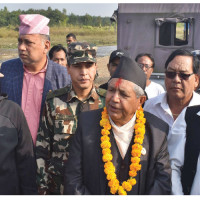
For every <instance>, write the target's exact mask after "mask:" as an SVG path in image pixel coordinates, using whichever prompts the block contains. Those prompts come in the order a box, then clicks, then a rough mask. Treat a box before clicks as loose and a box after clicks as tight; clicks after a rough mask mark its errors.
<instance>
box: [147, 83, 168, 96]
mask: <svg viewBox="0 0 200 200" xmlns="http://www.w3.org/2000/svg"><path fill="white" fill-rule="evenodd" d="M145 92H146V93H147V96H148V99H150V98H153V97H156V96H158V95H159V94H162V93H164V92H165V90H164V88H163V87H162V86H161V85H160V84H158V83H155V82H153V81H151V83H150V84H149V85H148V86H147V87H146V88H145Z"/></svg>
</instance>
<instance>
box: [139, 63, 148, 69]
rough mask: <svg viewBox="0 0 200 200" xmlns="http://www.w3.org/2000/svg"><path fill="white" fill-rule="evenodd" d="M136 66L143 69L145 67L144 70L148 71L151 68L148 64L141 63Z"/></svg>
mask: <svg viewBox="0 0 200 200" xmlns="http://www.w3.org/2000/svg"><path fill="white" fill-rule="evenodd" d="M138 66H139V67H140V68H141V69H143V67H145V69H149V68H151V66H149V65H148V64H142V63H138Z"/></svg>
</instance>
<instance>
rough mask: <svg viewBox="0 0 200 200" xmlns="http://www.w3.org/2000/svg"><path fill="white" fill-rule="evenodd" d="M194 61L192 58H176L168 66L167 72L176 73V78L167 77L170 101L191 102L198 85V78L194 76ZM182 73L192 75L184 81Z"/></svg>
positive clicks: (166, 83)
mask: <svg viewBox="0 0 200 200" xmlns="http://www.w3.org/2000/svg"><path fill="white" fill-rule="evenodd" d="M192 65H193V59H192V57H190V56H176V57H175V58H174V59H173V60H172V61H171V62H170V63H169V64H168V66H167V70H166V71H167V72H176V75H175V76H174V77H171V78H170V77H167V75H166V77H165V86H166V90H167V96H168V100H170V101H174V100H177V99H178V100H183V101H184V102H189V101H190V99H191V98H192V92H193V91H194V89H195V87H197V85H198V77H197V75H195V74H193V67H192ZM180 73H184V74H191V75H190V76H189V77H188V79H186V80H184V78H182V77H181V75H180Z"/></svg>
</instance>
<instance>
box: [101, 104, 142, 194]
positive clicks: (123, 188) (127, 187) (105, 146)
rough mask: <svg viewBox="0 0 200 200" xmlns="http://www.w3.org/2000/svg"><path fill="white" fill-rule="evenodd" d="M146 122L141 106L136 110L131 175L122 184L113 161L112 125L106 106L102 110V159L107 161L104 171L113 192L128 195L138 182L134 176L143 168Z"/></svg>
mask: <svg viewBox="0 0 200 200" xmlns="http://www.w3.org/2000/svg"><path fill="white" fill-rule="evenodd" d="M145 122H146V119H145V118H144V113H143V109H142V107H140V109H139V110H137V112H136V123H135V126H134V129H135V137H134V144H133V145H132V151H131V156H132V157H131V164H130V170H129V176H130V177H129V179H128V180H127V181H124V182H123V183H122V185H120V184H119V180H118V179H117V175H116V173H115V167H114V165H113V163H112V158H113V156H112V154H111V150H110V147H111V143H110V137H109V135H110V129H111V125H110V121H109V118H108V113H107V110H106V107H104V110H103V111H102V118H101V121H100V126H101V127H103V129H102V130H101V135H102V136H101V148H102V154H103V156H102V160H103V162H104V163H105V164H104V172H105V174H106V175H107V176H106V178H107V180H108V186H109V187H110V192H111V194H116V193H117V192H118V194H119V195H127V192H129V191H131V190H132V187H133V186H134V185H135V184H136V179H135V178H134V177H136V176H137V172H138V171H139V170H141V164H140V156H141V151H142V144H143V140H144V134H145Z"/></svg>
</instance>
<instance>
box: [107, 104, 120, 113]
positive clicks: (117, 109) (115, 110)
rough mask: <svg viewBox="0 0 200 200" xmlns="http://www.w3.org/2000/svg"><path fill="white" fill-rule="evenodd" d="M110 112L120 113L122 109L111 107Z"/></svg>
mask: <svg viewBox="0 0 200 200" xmlns="http://www.w3.org/2000/svg"><path fill="white" fill-rule="evenodd" d="M109 110H110V111H112V112H117V111H119V110H120V109H119V108H118V107H116V106H113V105H109Z"/></svg>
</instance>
